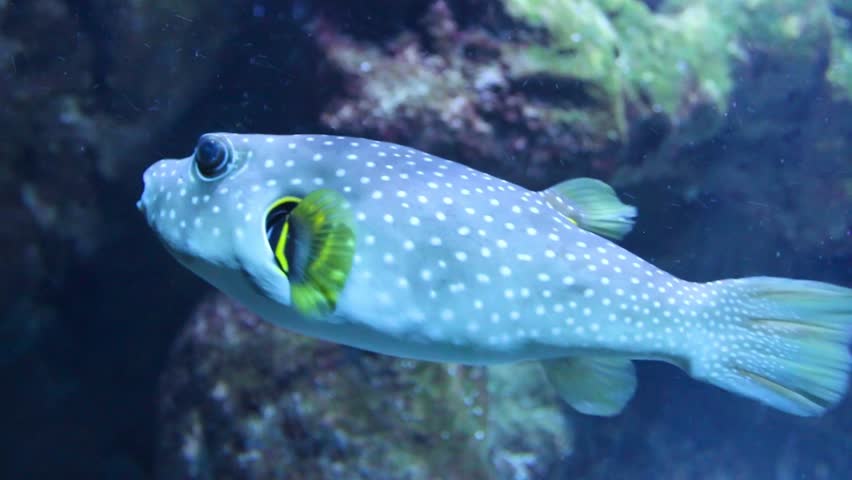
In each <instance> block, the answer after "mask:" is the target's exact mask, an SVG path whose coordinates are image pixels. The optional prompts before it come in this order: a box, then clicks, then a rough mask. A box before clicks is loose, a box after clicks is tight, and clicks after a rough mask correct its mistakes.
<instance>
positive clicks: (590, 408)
mask: <svg viewBox="0 0 852 480" xmlns="http://www.w3.org/2000/svg"><path fill="white" fill-rule="evenodd" d="M541 365H542V367H544V372H545V374H546V375H547V378H548V379H549V380H550V383H551V384H553V386H554V387H555V388H556V391H557V392H558V393H559V396H561V397H562V399H563V400H565V402H566V403H568V404H569V405H571V407H573V408H574V409H575V410H577V411H578V412H580V413H584V414H586V415H597V416H603V417H610V416H613V415H617V414H618V413H620V412H621V410H623V409H624V406H625V405H627V402H629V401H630V399H631V398H632V397H633V393H634V392H635V391H636V370H635V368H634V366H633V362H632V361H631V360H629V359H626V358H613V357H567V358H558V359H553V360H542V361H541Z"/></svg>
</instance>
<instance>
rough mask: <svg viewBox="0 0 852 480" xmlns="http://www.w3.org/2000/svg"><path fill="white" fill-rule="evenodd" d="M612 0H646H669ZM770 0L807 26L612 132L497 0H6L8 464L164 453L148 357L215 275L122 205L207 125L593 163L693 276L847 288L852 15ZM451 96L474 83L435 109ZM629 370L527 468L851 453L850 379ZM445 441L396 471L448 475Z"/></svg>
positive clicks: (2, 119) (839, 465)
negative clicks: (824, 406) (812, 400)
mask: <svg viewBox="0 0 852 480" xmlns="http://www.w3.org/2000/svg"><path fill="white" fill-rule="evenodd" d="M603 3H605V2H601V4H603ZM624 3H625V4H642V5H643V8H646V9H647V10H648V12H650V13H651V14H656V13H665V11H663V12H660V9H663V8H664V7H665V6H666V5H667V4H668V2H664V1H663V2H656V1H655V2H651V1H648V2H645V3H642V2H638V1H634V2H624ZM671 3H672V4H676V3H681V4H683V3H686V4H689V3H690V2H671ZM695 3H696V4H697V3H699V2H695ZM781 3H783V4H784V5H785V6H784V8H781V7H779V10H783V11H781V12H780V13H779V12H777V11H773V12H775V14H777V15H778V18H782V17H783V18H784V19H786V21H787V23H785V25H787V24H788V23H789V22H792V21H793V20H790V18H789V17H790V16H793V17H795V18H797V19H798V21H801V22H803V23H804V24H805V25H806V26H807V28H809V29H810V30H804V31H805V32H806V33H800V38H796V39H792V40H791V39H790V38H787V40H786V41H788V42H789V45H797V46H799V47H801V50H797V49H795V48H789V47H788V46H784V45H788V44H783V43H780V42H781V41H780V40H777V39H775V38H773V37H771V35H769V34H767V35H768V36H767V37H755V38H749V39H747V40H742V39H740V40H738V41H737V42H738V46H739V48H740V49H741V50H742V52H743V53H742V55H740V56H739V57H738V58H737V59H732V60H731V62H730V65H731V79H732V82H733V85H732V88H731V90H730V91H729V92H728V93H727V94H726V95H724V101H723V102H722V103H721V105H723V107H720V106H719V104H716V103H715V102H714V101H712V100H709V99H707V98H704V97H703V96H702V95H706V92H702V91H700V89H699V88H698V87H695V91H691V90H690V89H689V88H686V89H685V90H684V93H683V97H684V98H687V97H688V98H689V99H690V100H689V101H687V100H683V101H682V102H681V104H680V106H679V108H677V109H675V110H674V111H663V112H659V111H655V109H654V108H653V106H652V105H651V104H650V103H652V102H650V101H649V99H648V95H638V96H634V97H632V98H629V99H628V100H627V101H626V107H625V113H624V117H623V120H624V122H625V124H626V131H625V132H622V134H620V135H616V136H614V137H612V136H607V135H606V134H605V133H604V132H602V131H601V126H602V125H608V126H609V128H610V129H612V128H615V127H614V126H615V125H616V124H617V123H618V122H617V120H616V119H614V118H612V111H611V110H609V109H608V107H607V106H606V105H607V102H606V101H605V100H602V99H601V96H600V95H596V94H592V93H589V92H595V91H597V90H596V89H598V88H599V85H596V84H595V82H594V81H589V80H586V79H580V80H578V79H577V78H572V77H571V75H570V74H566V73H564V72H561V73H559V74H558V75H557V74H554V73H551V74H537V75H528V76H524V75H515V76H513V75H512V74H509V73H507V72H508V70H509V69H510V68H509V67H507V65H508V64H510V63H511V60H510V59H509V58H510V56H501V55H505V54H503V53H501V51H500V48H501V45H513V44H514V43H513V42H516V43H523V44H533V43H536V42H546V38H547V32H546V31H544V30H543V29H541V28H538V27H535V26H530V25H525V24H524V22H522V21H521V20H519V19H518V18H516V17H512V16H511V15H509V14H508V13H507V12H506V10H505V9H504V8H503V2H500V1H496V0H495V1H488V0H457V1H450V0H447V1H434V0H406V1H395V2H391V1H381V0H363V1H360V2H349V1H344V0H337V1H334V0H316V1H313V2H311V1H307V0H293V1H279V2H275V1H261V0H257V1H250V0H228V1H214V0H186V1H183V2H172V1H166V0H141V1H139V2H135V3H134V4H133V5H131V4H129V3H128V2H120V1H112V0H76V1H72V0H28V1H11V0H0V68H2V71H0V125H2V127H3V128H2V130H0V131H2V132H3V134H2V140H3V141H2V142H0V143H2V145H0V220H2V221H0V224H2V225H0V235H2V236H0V245H2V248H3V250H2V251H3V253H4V255H3V257H4V261H3V262H0V263H2V264H3V265H2V267H0V287H2V291H0V302H1V303H0V307H2V311H0V315H2V323H0V335H1V336H0V341H2V345H3V346H2V349H0V375H2V379H3V382H2V385H3V389H2V394H0V412H2V422H0V426H2V427H0V432H2V435H0V442H1V443H0V478H10V479H13V478H14V479H18V478H87V479H96V478H110V479H111V478H119V479H124V478H127V479H153V478H158V477H161V478H167V476H166V475H165V474H162V473H161V474H160V475H158V474H157V472H158V471H160V472H162V470H161V468H162V467H158V464H160V463H162V462H164V460H163V458H164V456H166V457H167V456H168V452H166V453H163V450H164V448H163V442H164V440H163V437H162V434H161V432H162V431H163V430H164V429H168V425H164V422H165V420H164V419H163V417H162V416H161V415H160V414H159V413H158V412H159V411H160V408H161V405H162V399H163V395H164V394H163V390H162V388H161V386H160V379H161V378H162V376H163V374H164V372H166V371H169V370H171V369H175V368H176V366H175V362H176V361H177V360H174V359H172V360H170V358H172V357H170V356H169V352H170V349H172V348H173V345H174V342H175V339H176V338H177V337H178V335H179V334H180V332H181V330H182V329H183V328H184V326H185V325H186V324H187V322H188V321H190V318H192V316H193V312H194V311H195V310H196V308H197V307H198V305H199V303H200V302H202V300H203V299H204V298H205V295H208V294H209V293H210V292H211V290H210V287H208V286H207V285H205V284H203V283H202V282H201V281H200V280H199V279H197V278H195V277H194V276H193V275H192V274H190V273H189V272H188V271H185V270H184V269H182V268H180V267H179V266H178V265H177V264H176V263H175V262H174V261H173V260H171V259H170V258H169V257H168V256H167V253H166V252H165V251H164V250H163V249H162V248H161V247H160V246H159V245H158V244H157V242H156V240H155V238H154V237H153V235H152V234H151V233H150V232H149V231H148V229H147V226H146V225H145V224H144V221H143V219H142V217H141V216H140V215H139V214H138V212H137V211H136V210H135V208H134V203H135V201H136V199H137V197H138V195H139V194H140V193H141V172H142V171H143V169H144V168H145V167H146V166H147V165H148V164H150V163H152V162H153V161H155V160H157V159H159V158H162V157H166V156H169V157H173V156H185V155H186V154H188V153H189V152H190V150H191V148H192V147H193V145H194V143H195V139H196V138H197V137H198V136H199V135H200V134H201V133H204V132H209V131H240V132H265V133H277V134H287V133H303V132H316V133H326V132H335V133H339V134H346V135H355V136H366V137H370V138H376V139H381V140H388V141H396V142H399V143H403V144H406V145H411V146H415V147H418V148H421V149H424V150H427V151H430V152H432V153H435V154H439V155H442V156H445V157H447V158H451V159H454V160H457V161H460V162H463V163H467V164H470V165H473V166H475V167H477V168H480V169H482V170H485V171H489V172H491V173H494V174H497V175H500V176H502V177H504V178H507V179H510V180H512V181H514V182H517V183H519V184H521V185H524V186H526V187H528V188H543V187H545V186H547V185H550V184H553V183H556V182H558V181H560V180H562V179H564V178H569V177H571V176H578V175H591V176H595V177H598V178H603V179H605V180H610V181H611V182H612V183H613V184H614V185H615V187H616V189H617V190H618V191H619V192H620V193H621V194H622V195H623V196H624V198H626V199H628V200H629V201H630V202H633V203H635V204H636V205H637V206H638V207H639V211H640V212H641V213H640V220H639V223H638V225H637V228H636V230H635V231H634V233H633V234H631V235H630V237H629V238H628V239H627V240H626V242H625V244H626V246H627V247H628V248H629V249H630V250H631V251H633V252H635V253H637V254H638V255H640V256H642V257H643V258H646V259H648V260H650V261H652V262H653V263H655V264H657V265H658V266H660V267H661V268H664V269H666V270H668V271H670V272H672V273H673V274H675V275H678V276H680V277H682V278H687V279H689V280H710V279H716V278H723V277H734V276H745V275H758V274H762V275H763V274H765V275H778V276H789V277H801V278H810V279H817V280H823V281H830V282H834V283H838V284H841V285H845V286H852V103H850V102H852V100H850V98H852V97H850V95H852V92H846V91H844V90H843V88H842V87H841V86H838V82H837V81H834V82H832V80H831V78H830V76H829V75H828V72H829V71H831V68H832V65H835V66H836V62H838V60H837V59H836V58H835V57H833V56H832V53H831V52H832V49H833V48H836V46H837V45H842V44H844V43H845V42H848V43H850V44H852V36H851V35H850V32H849V30H848V28H845V27H848V22H849V19H850V17H852V11H850V9H849V8H848V7H846V6H844V4H843V3H842V2H816V4H819V5H823V4H824V5H823V6H824V7H825V11H826V12H829V13H830V15H831V20H830V21H831V22H833V23H831V28H829V27H826V26H825V25H826V24H823V23H820V22H814V23H808V22H809V20H808V18H810V17H808V16H807V15H806V14H805V13H807V12H809V11H810V10H809V9H815V8H817V7H813V6H811V7H808V6H806V5H811V4H812V3H813V2H811V3H809V2H805V1H802V2H794V1H787V2H781ZM671 8H674V7H671ZM785 9H786V10H785ZM803 12H805V13H803ZM609 13H610V15H611V18H614V16H615V15H616V14H615V13H613V12H609ZM758 14H760V12H758V13H755V15H758ZM767 15H768V14H767ZM797 15H798V16H797ZM773 18H774V17H773ZM770 21H771V19H767V20H766V22H767V24H770ZM779 22H781V21H780V20H779ZM782 23H783V22H782ZM779 24H781V23H779ZM821 28H822V30H820V29H821ZM813 31H818V32H820V33H819V34H814V35H810V34H809V33H807V32H813ZM761 39H762V40H763V41H764V42H765V43H762V44H761V43H760V41H761ZM773 46H774V47H773ZM578 48H582V47H578ZM850 51H852V49H850ZM406 52H408V54H406ZM411 52H415V53H416V54H415V53H411ZM563 54H564V55H568V56H570V55H572V53H571V52H563ZM719 55H723V53H722V52H719ZM412 56H413V57H414V60H412V59H411V58H412ZM436 58H437V59H442V60H443V61H444V62H445V63H443V64H440V65H439V66H432V67H429V68H426V69H425V70H427V71H428V72H430V73H431V74H433V76H432V77H428V78H426V79H425V80H424V76H423V75H422V74H423V70H424V68H421V67H419V66H418V65H425V64H428V62H429V61H433V60H434V59H436ZM364 62H367V63H368V64H369V66H370V68H369V69H367V68H353V67H352V65H356V66H357V65H362V66H363V65H364ZM832 62H835V63H832ZM849 62H850V63H852V60H850V61H849ZM495 65H496V66H495ZM485 67H493V68H496V69H497V71H498V72H500V73H499V75H498V76H501V78H502V81H500V82H497V83H496V84H493V85H492V86H481V87H457V86H454V85H455V84H453V83H452V82H450V81H449V80H447V81H446V84H445V85H450V86H449V87H448V88H449V89H450V90H452V88H459V90H458V91H451V92H450V93H447V92H444V91H440V92H438V93H435V94H432V93H429V94H428V95H426V98H425V99H423V98H411V99H407V100H404V101H403V102H402V104H403V106H404V107H405V108H402V109H400V110H396V111H383V110H382V109H381V108H379V107H378V106H377V101H376V98H375V96H371V95H370V94H369V93H365V92H366V90H367V88H368V87H370V86H376V85H379V86H380V88H378V91H379V92H380V93H379V94H378V96H379V97H381V96H382V95H383V93H381V92H382V91H383V90H382V88H385V89H387V91H388V93H387V95H390V94H391V92H393V93H398V92H400V91H403V92H404V91H406V90H405V88H406V87H410V86H412V85H416V84H417V83H418V82H423V83H424V84H425V85H426V90H427V91H430V92H431V90H430V89H435V90H436V91H437V90H438V87H439V86H440V85H442V84H444V82H441V81H438V82H435V78H438V79H441V78H450V76H451V75H452V74H454V73H455V74H458V75H459V76H460V77H461V78H463V79H464V81H463V82H461V83H462V84H469V85H473V84H475V83H476V79H477V78H480V79H481V78H482V75H481V72H480V73H477V72H479V70H478V69H483V68H485ZM501 69H502V70H501ZM846 71H847V72H852V70H846ZM389 79H390V80H389ZM383 82H384V83H383ZM429 82H432V83H429ZM684 82H685V83H690V82H689V81H686V80H684ZM840 83H842V82H840ZM847 84H852V81H850V82H847ZM403 97H405V96H404V95H403ZM450 98H463V99H465V102H466V103H465V105H466V107H465V108H464V109H462V110H461V113H458V114H455V115H456V117H453V118H452V119H450V120H447V119H446V118H444V117H442V116H441V112H447V111H449V109H450V106H451V105H453V104H452V103H451V102H450V100H448V99H450ZM552 105H560V106H561V108H564V109H565V110H570V111H572V112H574V113H576V112H581V113H584V114H588V115H589V116H588V120H583V119H584V118H586V117H582V116H580V117H572V118H574V119H573V120H569V121H565V120H560V121H559V122H549V121H547V120H541V119H540V118H537V119H535V120H531V119H530V118H527V117H523V115H521V114H519V112H523V111H525V110H524V109H525V108H527V109H529V108H537V109H540V110H541V111H544V112H545V117H543V118H548V117H546V114H547V110H546V109H547V108H550V106H552ZM722 109H723V110H724V111H723V110H722ZM526 111H528V110H526ZM347 112H349V113H347ZM519 115H520V116H521V117H522V118H520V119H519V117H518V116H519ZM577 118H579V120H578V119H577ZM601 118H603V120H601ZM457 121H458V122H461V126H459V124H458V123H457ZM477 122H484V123H486V124H488V125H490V127H491V128H490V129H488V131H487V132H485V133H483V132H482V131H481V130H477V129H476V128H474V126H475V125H477ZM592 127H595V128H592ZM353 355H355V357H353V358H354V359H353V360H352V362H359V361H361V360H358V358H357V354H353ZM347 358H348V357H347ZM317 368H318V369H319V368H320V367H317ZM639 377H640V379H639V384H640V387H639V391H638V393H637V396H636V398H635V399H634V400H633V402H632V403H631V404H630V406H629V408H628V411H627V412H625V414H624V415H622V416H619V417H615V418H612V419H605V420H602V419H596V418H588V417H578V416H574V415H571V414H570V413H568V412H566V415H569V416H570V418H571V419H572V420H571V424H570V425H571V426H570V428H571V430H572V432H573V437H574V442H573V443H574V453H573V454H572V455H564V457H563V458H561V459H560V461H559V462H558V463H559V465H558V466H554V465H553V464H548V465H547V466H544V467H541V468H540V469H538V470H535V469H533V472H534V474H532V476H531V477H530V478H636V479H656V478H732V479H733V478H779V479H823V478H825V479H841V478H849V477H850V476H852V455H850V451H852V436H850V435H852V433H850V432H852V403H850V402H849V400H848V399H847V401H846V402H845V403H844V404H842V405H840V406H839V407H838V408H837V409H836V410H835V411H833V412H831V413H830V414H828V415H827V416H825V417H823V418H819V419H800V418H795V417H791V416H787V415H784V414H781V413H778V412H775V411H771V410H769V409H768V408H765V407H763V406H760V405H757V404H755V403H753V402H749V401H746V400H743V399H740V398H736V397H734V396H733V395H730V394H727V393H725V392H722V391H720V390H717V389H714V388H712V387H709V386H706V385H703V384H699V383H698V382H694V381H692V380H690V379H688V378H687V377H686V375H684V374H683V373H681V372H678V371H676V370H674V369H673V368H670V367H666V366H660V365H651V364H642V365H641V366H640V368H639ZM191 380H192V379H190V380H189V381H188V382H187V383H188V384H190V385H191V384H192V381H191ZM365 388H366V386H365ZM405 428H406V426H405V425H399V429H405ZM312 433H313V432H312V431H309V432H307V433H306V435H311V434H312ZM210 441H211V442H212V443H211V445H214V446H215V439H211V440H210ZM373 441H374V442H382V441H383V440H382V438H381V437H377V438H375V439H374V440H373ZM424 441H425V442H427V443H428V442H429V441H431V439H426V440H424ZM391 447H392V446H391ZM294 448H295V447H294ZM316 448H317V449H318V450H319V451H325V450H323V449H322V448H321V447H316ZM173 454H174V455H177V452H173ZM306 455H307V454H306ZM310 455H312V456H311V458H312V460H310V461H317V460H316V458H317V457H318V456H317V455H316V454H315V453H311V454H310ZM298 458H299V456H298V455H297V456H296V459H295V460H293V459H291V460H288V461H289V462H296V463H297V462H298ZM305 461H308V460H305ZM531 461H532V462H533V463H535V462H540V463H542V464H544V463H545V462H544V460H541V459H535V458H534V459H533V460H531ZM426 463H428V461H427V462H426ZM452 465H453V464H452V463H450V464H447V465H442V466H440V467H438V471H443V472H445V473H446V475H441V474H439V473H436V472H435V471H432V472H431V473H429V474H422V475H421V476H417V475H414V476H412V477H406V478H450V477H452V475H450V474H449V473H448V472H451V471H452V468H453V466H452ZM202 470H203V469H202ZM294 471H302V470H299V469H298V468H297V469H296V470H294ZM536 472H537V473H536ZM246 475H247V474H246ZM383 475H387V471H384V473H383ZM495 475H496V474H495ZM169 478H189V474H188V473H185V472H184V474H180V475H178V474H173V476H171V477H169ZM198 478H252V477H250V476H242V477H241V476H240V475H239V474H233V475H232V476H227V477H226V476H224V474H222V475H219V474H216V473H212V474H209V476H204V475H201V474H200V475H199V476H198ZM262 478H275V477H274V476H268V477H262ZM285 478H289V477H285ZM292 478H322V477H321V476H320V475H319V474H313V475H308V474H305V475H303V476H301V475H293V476H292ZM339 478H395V477H394V476H393V475H390V476H385V477H382V476H379V475H378V474H374V475H373V474H370V473H369V472H367V473H364V472H363V471H361V472H354V471H348V472H347V473H345V474H343V475H342V476H340V477H339ZM501 478H511V477H501Z"/></svg>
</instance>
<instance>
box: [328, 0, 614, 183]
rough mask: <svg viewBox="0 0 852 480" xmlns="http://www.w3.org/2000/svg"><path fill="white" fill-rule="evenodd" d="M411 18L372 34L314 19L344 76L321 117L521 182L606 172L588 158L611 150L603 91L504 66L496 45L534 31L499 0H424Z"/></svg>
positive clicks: (501, 48)
mask: <svg viewBox="0 0 852 480" xmlns="http://www.w3.org/2000/svg"><path fill="white" fill-rule="evenodd" d="M450 3H452V4H453V6H454V7H455V8H456V9H459V8H462V7H463V6H467V7H469V8H472V7H470V6H471V5H473V4H476V5H478V6H479V7H480V10H479V11H478V13H477V15H478V18H479V19H481V23H479V22H475V23H468V24H466V25H462V24H459V23H458V21H457V20H456V17H455V16H454V13H453V10H452V9H451V8H450ZM419 25H420V26H419V27H418V28H417V29H412V30H411V31H405V32H403V33H401V34H399V35H398V36H397V37H396V38H394V39H392V40H390V41H389V42H387V44H376V43H371V42H369V41H367V40H362V39H357V38H353V37H350V36H348V35H346V34H345V33H343V31H341V30H340V28H339V27H338V26H336V25H333V24H330V23H327V22H326V23H320V26H319V27H317V29H316V31H317V41H318V43H319V45H320V46H321V48H322V49H323V51H324V52H325V54H326V55H327V57H328V60H329V61H330V62H331V64H332V65H333V66H334V67H335V68H336V69H337V70H340V71H341V72H342V74H343V76H344V78H345V79H346V84H347V87H346V90H345V91H344V95H341V96H340V97H339V98H338V99H337V100H336V101H333V102H331V104H330V105H329V107H328V108H327V109H326V111H325V112H324V114H323V116H322V121H323V123H324V124H325V125H326V126H328V127H329V128H331V129H332V130H339V131H342V132H346V133H348V134H354V135H357V136H367V137H372V138H379V139H383V140H388V141H395V142H399V143H404V144H408V145H411V146H414V147H418V148H421V149H425V150H427V151H430V152H433V153H436V154H440V155H442V156H444V157H447V158H453V159H457V160H459V161H463V162H464V163H466V164H468V165H471V166H473V167H475V168H479V169H482V170H485V171H488V172H489V173H492V174H495V175H497V176H501V177H503V178H507V179H510V180H513V181H516V182H524V183H525V184H526V185H530V184H534V185H538V186H545V185H547V184H548V183H550V182H551V180H550V179H552V178H557V177H558V178H562V177H568V176H570V175H569V172H573V174H576V173H578V172H588V171H589V170H595V169H596V170H597V171H598V174H599V175H601V174H606V170H605V164H606V162H605V161H603V163H601V164H600V165H601V167H600V168H597V167H595V166H594V165H597V164H595V163H593V162H591V161H589V159H588V158H589V156H590V155H594V156H596V157H598V158H603V159H605V158H608V156H609V155H611V154H613V151H612V147H613V146H614V145H616V140H617V134H616V133H617V131H618V129H617V126H616V122H615V120H614V118H613V116H612V115H611V114H610V112H609V111H608V109H609V103H610V101H609V100H607V99H603V100H601V99H600V98H598V97H596V96H594V95H592V92H593V91H594V90H595V87H594V85H586V84H581V82H578V81H576V80H575V79H572V78H563V79H558V78H538V77H536V76H534V75H528V76H525V75H518V74H516V73H513V70H512V68H511V65H510V64H509V62H508V60H507V53H506V52H508V51H511V48H512V45H516V48H519V47H517V43H514V42H513V41H512V39H514V38H516V37H526V36H533V35H534V33H533V32H529V31H527V30H523V29H522V30H518V29H517V27H518V25H517V22H514V21H512V20H511V19H510V18H508V17H507V16H506V14H505V13H504V12H503V11H502V8H501V7H500V5H499V3H496V2H444V1H442V0H439V1H434V2H431V7H430V8H429V9H428V11H427V12H426V13H425V14H424V15H423V17H422V18H421V19H420V20H419ZM495 25H499V26H500V28H502V30H500V31H494V30H495V29H494V28H492V27H494V26H495ZM590 166H591V167H590ZM601 169H603V170H601Z"/></svg>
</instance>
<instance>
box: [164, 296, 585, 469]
mask: <svg viewBox="0 0 852 480" xmlns="http://www.w3.org/2000/svg"><path fill="white" fill-rule="evenodd" d="M533 367H535V365H533ZM501 378H502V380H501V381H500V382H499V383H500V385H497V386H495V387H493V388H492V387H489V386H488V384H487V380H488V377H487V373H486V370H485V369H484V368H481V367H480V368H474V367H462V366H456V365H445V364H436V363H425V362H415V361H410V360H403V359H397V358H392V357H387V356H382V355H376V354H371V353H366V352H362V351H358V350H353V349H350V348H346V347H342V346H339V345H333V344H329V343H325V342H321V341H316V340H313V339H309V338H306V337H302V336H300V335H296V334H292V333H289V332H287V331H285V330H283V329H280V328H277V327H273V326H271V325H269V324H267V323H265V322H262V321H260V320H259V319H258V318H257V317H256V316H254V315H253V314H251V313H249V312H248V311H246V310H244V309H243V308H241V307H238V306H236V305H234V304H233V303H231V302H230V301H229V300H227V299H226V298H225V297H224V296H221V295H220V296H216V297H215V298H213V299H211V300H209V301H207V302H205V303H204V304H203V305H202V306H201V307H200V308H199V309H198V311H197V312H196V314H195V316H194V317H193V318H192V320H191V321H190V323H189V324H188V325H187V327H186V330H185V331H184V333H183V335H182V336H181V338H180V340H179V341H178V343H177V345H176V346H175V349H174V351H173V354H172V358H171V361H170V366H169V367H168V369H167V373H166V375H165V376H164V378H163V383H162V396H161V401H160V405H161V416H160V426H161V436H160V445H159V451H160V454H159V462H158V472H159V473H158V478H160V479H178V478H179V479H188V478H190V479H213V478H215V479H243V478H245V479H249V478H251V479H267V478H268V479H284V478H298V479H311V478H316V479H326V478H347V479H370V480H373V479H433V478H441V479H487V478H536V477H537V475H534V473H535V472H539V473H541V472H547V471H552V470H553V469H554V468H556V464H558V462H559V461H560V460H561V458H562V456H563V455H566V454H568V453H570V441H569V438H570V435H569V430H568V429H567V428H566V426H565V423H564V421H563V420H562V417H561V415H560V414H559V412H558V407H557V404H556V403H555V401H553V398H552V397H551V393H550V391H549V390H547V389H542V388H541V387H542V385H541V384H537V383H536V379H539V380H542V378H541V377H540V376H539V377H535V376H533V375H529V374H524V373H522V372H521V374H520V375H519V374H518V373H515V374H510V375H509V376H508V377H505V376H504V377H501ZM513 381H514V382H515V384H517V383H518V382H521V381H522V382H523V383H521V384H518V385H515V386H514V387H512V386H511V385H512V384H513V383H512V382H513ZM544 386H545V387H546V385H544ZM494 389H496V390H494ZM508 393H512V396H511V397H507V396H504V395H505V394H508ZM495 394H496V395H499V396H500V397H501V398H500V399H499V401H497V402H496V403H495V402H494V401H489V397H492V396H494V395H495ZM492 407H493V408H494V410H492ZM521 457H522V458H523V459H524V461H523V465H521V464H519V463H518V461H517V458H521ZM497 472H503V474H502V475H499V476H495V475H497ZM508 472H511V475H509V474H508ZM521 474H523V475H526V476H519V475H521ZM530 475H532V476H530Z"/></svg>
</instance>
